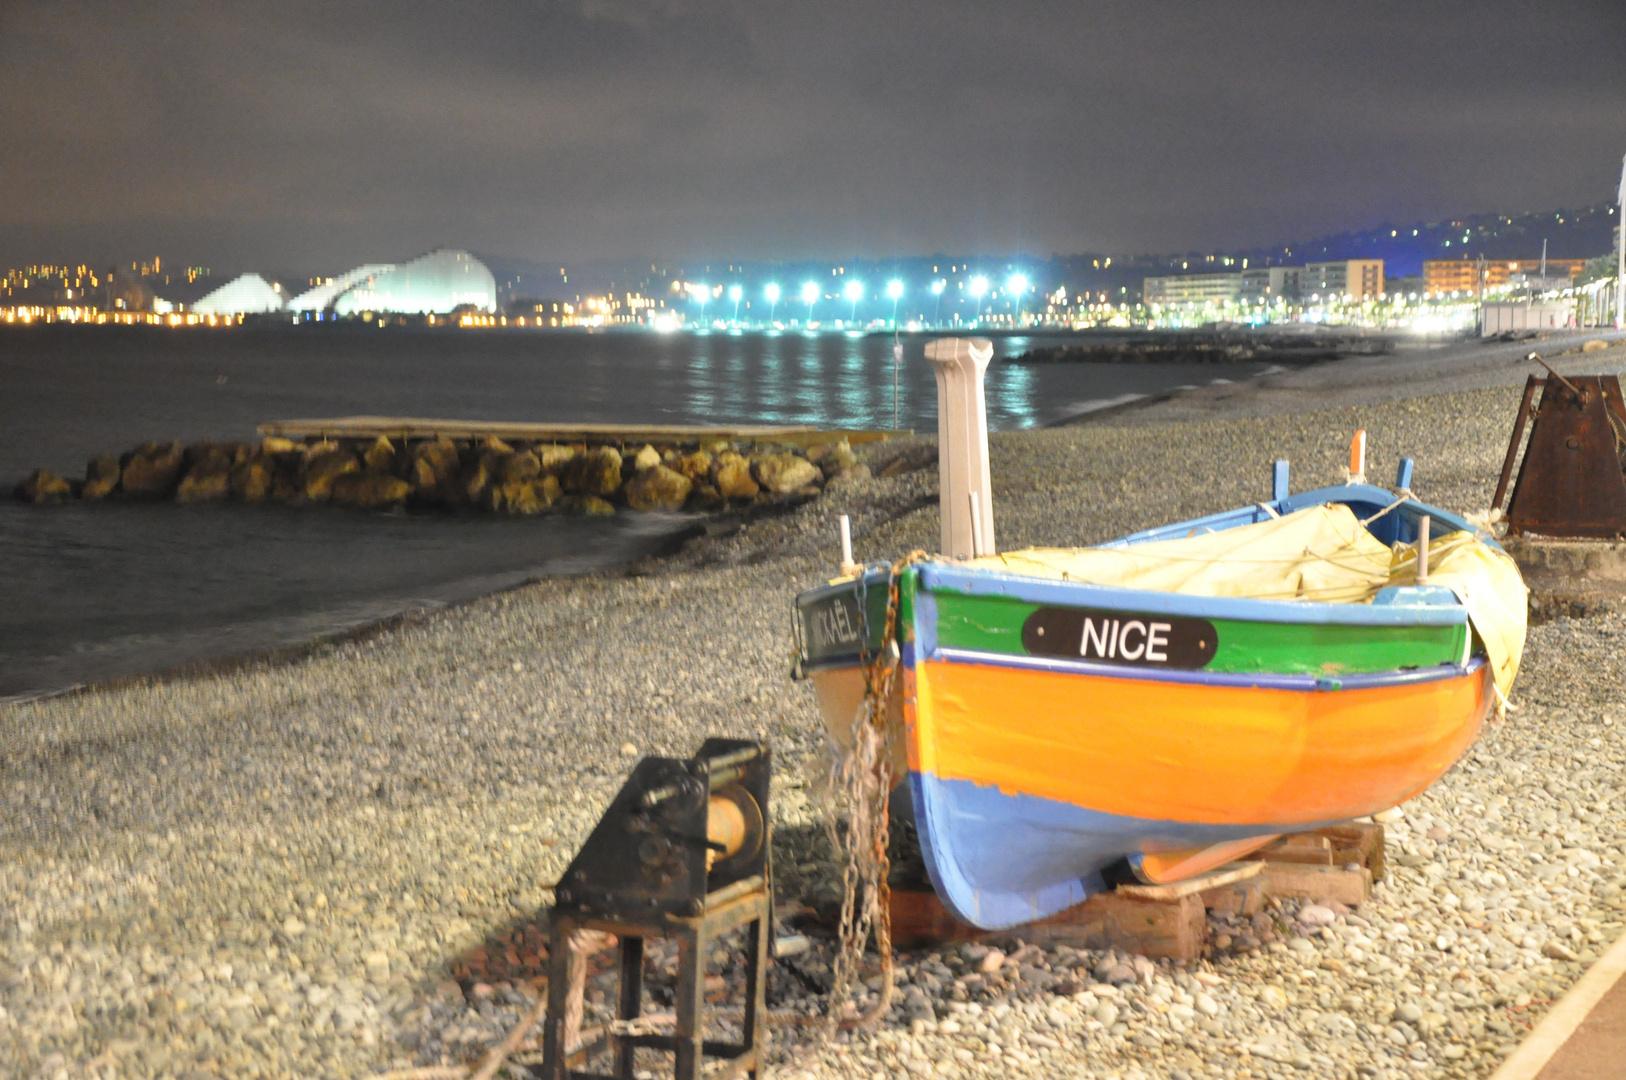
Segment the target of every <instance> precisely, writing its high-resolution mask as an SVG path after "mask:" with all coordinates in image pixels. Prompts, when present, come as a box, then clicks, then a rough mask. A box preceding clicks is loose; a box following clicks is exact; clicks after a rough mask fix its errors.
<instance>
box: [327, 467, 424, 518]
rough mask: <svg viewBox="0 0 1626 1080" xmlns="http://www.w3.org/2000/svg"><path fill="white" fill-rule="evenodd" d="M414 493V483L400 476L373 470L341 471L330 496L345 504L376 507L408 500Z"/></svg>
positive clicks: (334, 480) (334, 500) (331, 486)
mask: <svg viewBox="0 0 1626 1080" xmlns="http://www.w3.org/2000/svg"><path fill="white" fill-rule="evenodd" d="M410 494H412V485H411V484H409V483H407V482H406V481H405V480H402V479H401V478H400V477H399V476H387V475H384V474H382V473H376V472H372V471H370V470H369V471H367V472H361V471H359V470H357V471H353V472H346V473H341V474H340V475H338V476H335V477H333V479H332V482H331V485H330V491H329V497H330V498H331V499H332V501H333V502H336V503H340V504H343V505H345V506H359V507H362V508H363V509H374V508H376V507H380V506H390V505H392V504H395V503H401V502H405V501H406V497H407V496H408V495H410Z"/></svg>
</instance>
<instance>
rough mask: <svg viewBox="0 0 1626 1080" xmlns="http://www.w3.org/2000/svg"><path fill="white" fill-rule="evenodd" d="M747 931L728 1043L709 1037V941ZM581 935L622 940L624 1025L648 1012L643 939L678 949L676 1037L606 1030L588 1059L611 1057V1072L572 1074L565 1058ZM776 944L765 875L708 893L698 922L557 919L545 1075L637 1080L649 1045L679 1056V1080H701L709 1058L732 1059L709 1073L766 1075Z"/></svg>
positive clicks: (567, 1079)
mask: <svg viewBox="0 0 1626 1080" xmlns="http://www.w3.org/2000/svg"><path fill="white" fill-rule="evenodd" d="M741 926H748V927H749V929H748V930H747V931H746V966H745V1018H744V1022H743V1025H742V1031H741V1035H740V1041H739V1042H738V1043H726V1042H719V1041H715V1040H710V1039H706V1038H705V1037H704V1032H705V1023H704V1015H703V1013H704V1008H705V1000H706V990H705V983H706V955H707V953H708V952H709V950H710V944H711V942H713V941H715V940H716V939H717V938H719V937H721V936H722V935H724V934H727V933H728V932H729V931H731V930H736V929H738V928H740V927H741ZM578 930H598V931H603V932H605V933H610V934H614V935H616V936H617V937H618V938H619V939H620V941H621V987H620V995H619V998H620V1003H619V1007H618V1008H617V1009H616V1017H617V1019H619V1020H622V1021H634V1020H637V1019H638V1018H639V1017H640V1016H641V1015H642V1012H643V974H644V973H643V963H644V940H645V939H646V938H667V939H670V940H675V941H676V942H677V946H678V977H677V991H676V1001H675V1003H674V1011H675V1012H676V1014H677V1029H676V1031H675V1032H674V1033H673V1034H671V1035H652V1034H651V1035H644V1034H626V1035H618V1034H615V1033H613V1032H609V1033H607V1034H606V1035H605V1037H604V1039H603V1041H601V1042H596V1043H595V1044H594V1045H593V1046H591V1047H588V1048H586V1049H587V1051H588V1053H589V1054H590V1055H591V1054H595V1053H600V1052H603V1051H605V1050H608V1051H611V1052H613V1053H614V1054H615V1069H614V1071H613V1072H610V1073H596V1072H587V1071H582V1070H576V1069H571V1068H569V1067H568V1064H567V1061H566V1057H567V1054H568V1052H569V1051H572V1050H574V1049H575V1048H574V1047H566V1046H565V1038H566V1034H567V1033H566V1031H565V1014H566V1011H567V1008H568V997H569V994H570V976H569V967H570V955H569V946H570V938H571V936H572V935H573V934H574V933H575V932H576V931H578ZM772 941H773V905H772V902H771V900H770V898H769V895H768V888H767V882H766V879H764V878H763V877H760V876H758V877H753V878H751V879H748V880H746V881H741V882H738V883H736V884H735V885H732V886H729V887H728V888H726V889H721V890H719V891H718V892H716V893H713V894H712V895H711V896H708V897H707V898H706V910H705V912H704V913H703V914H701V915H699V916H696V917H692V918H671V919H662V920H660V921H658V922H654V921H652V922H649V923H632V922H627V921H626V920H623V919H598V918H592V917H590V916H589V917H583V916H579V915H572V914H558V915H556V916H555V917H554V923H553V930H552V941H551V946H550V952H549V954H548V956H549V960H548V964H549V971H548V1018H547V1025H546V1027H545V1028H544V1029H543V1035H542V1054H543V1060H542V1075H543V1076H544V1077H547V1078H548V1080H632V1077H633V1066H634V1058H635V1056H636V1052H637V1049H638V1048H639V1047H646V1048H648V1049H651V1050H663V1051H666V1052H668V1053H671V1054H672V1055H673V1057H674V1058H675V1062H674V1069H673V1075H674V1076H675V1077H676V1078H677V1080H699V1078H700V1076H701V1074H702V1072H703V1071H704V1063H705V1059H706V1058H708V1057H712V1058H721V1059H724V1060H726V1061H727V1062H728V1065H727V1067H725V1068H723V1069H721V1070H716V1071H713V1072H711V1073H709V1074H708V1075H709V1076H712V1077H718V1078H721V1077H730V1076H738V1075H740V1074H741V1073H744V1074H746V1075H748V1076H751V1077H758V1076H760V1075H761V1034H762V1030H763V1025H762V1021H763V1018H764V1016H765V1015H766V1009H767V997H766V994H767V979H766V974H767V967H768V950H769V948H770V947H771V943H772Z"/></svg>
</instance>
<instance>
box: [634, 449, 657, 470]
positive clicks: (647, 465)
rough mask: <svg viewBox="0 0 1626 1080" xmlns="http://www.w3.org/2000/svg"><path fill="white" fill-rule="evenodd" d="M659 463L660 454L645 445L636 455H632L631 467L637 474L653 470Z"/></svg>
mask: <svg viewBox="0 0 1626 1080" xmlns="http://www.w3.org/2000/svg"><path fill="white" fill-rule="evenodd" d="M660 463H661V452H660V451H659V450H657V449H655V448H654V447H653V446H650V445H649V444H648V443H645V444H644V448H643V449H642V450H640V451H638V453H636V454H634V455H633V458H632V467H633V468H634V469H636V470H638V471H639V472H644V471H646V470H649V469H653V468H654V467H655V466H657V465H659V464H660Z"/></svg>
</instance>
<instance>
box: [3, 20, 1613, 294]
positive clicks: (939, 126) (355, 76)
mask: <svg viewBox="0 0 1626 1080" xmlns="http://www.w3.org/2000/svg"><path fill="white" fill-rule="evenodd" d="M1623 39H1626V10H1623V9H1621V8H1619V7H1617V6H1616V5H1609V4H1555V5H1547V6H1543V7H1531V6H1529V5H1526V4H1517V5H1515V4H1504V3H1480V4H1473V5H1465V4H1458V3H1451V2H1438V3H1432V4H1428V5H1416V4H1390V3H1375V4H1374V3H1367V4H1345V5H1325V4H1302V3H1294V4H1288V3H1255V4H1211V3H1197V2H1189V3H1181V2H1175V0H1165V2H1163V3H1136V4H1127V3H1096V2H1088V3H1046V2H1038V0H1012V2H1008V3H1002V4H992V3H973V2H969V0H938V2H933V3H921V2H916V0H890V2H889V3H886V4H873V3H865V4H860V3H847V2H829V3H816V4H807V3H802V4H786V3H782V2H779V0H759V2H757V3H750V4H747V3H743V2H741V3H734V2H722V0H718V2H708V0H668V2H636V0H574V2H546V3H537V2H522V0H496V2H490V3H470V4H445V3H439V2H417V3H414V2H405V0H401V2H394V0H392V2H388V3H385V2H382V0H378V2H361V3H352V4H332V3H290V4H260V5H254V4H232V5H220V4H213V3H203V2H175V3H162V2H156V3H148V4H143V5H139V6H136V5H128V6H113V5H102V4H93V3H11V4H8V5H6V6H4V7H3V8H0V130H3V131H5V132H6V133H7V152H6V153H5V154H4V155H0V190H3V191H4V192H5V193H6V198H4V199H3V200H0V258H5V259H7V260H8V261H10V262H17V261H21V260H27V259H78V258H91V259H103V258H115V257H116V258H121V259H122V258H127V257H131V256H132V255H133V254H134V253H137V252H163V253H165V254H166V255H168V256H169V257H171V258H172V259H184V260H186V261H191V262H208V263H210V264H212V265H216V266H222V267H228V266H229V267H237V266H265V267H278V268H297V269H300V270H319V269H324V268H325V269H332V268H333V267H337V266H344V265H350V264H353V263H356V262H359V261H362V260H365V259H372V258H400V257H405V256H407V255H410V254H411V253H413V252H415V251H418V250H422V249H424V248H426V247H429V246H432V245H434V244H439V243H445V244H458V245H462V246H468V247H475V248H479V249H481V250H487V251H492V252H496V253H502V254H508V255H514V256H519V257H531V258H545V259H579V258H595V257H626V256H636V255H641V254H649V255H653V256H665V257H683V256H694V257H699V256H719V255H729V254H736V255H740V256H744V257H768V258H774V257H778V258H793V257H799V256H819V255H848V254H882V253H886V252H920V251H931V250H984V251H1011V250H1031V251H1038V252H1041V253H1042V252H1049V251H1077V250H1087V249H1094V250H1103V249H1105V250H1117V251H1137V250H1158V249H1182V248H1187V247H1192V248H1201V247H1204V246H1209V245H1222V244H1241V243H1256V242H1269V241H1272V240H1277V239H1287V238H1292V237H1301V236H1306V235H1309V234H1312V233H1315V232H1319V231H1324V230H1328V229H1335V228H1343V227H1350V226H1360V225H1365V224H1370V223H1373V222H1374V221H1376V220H1381V219H1384V218H1394V219H1399V220H1404V219H1409V218H1419V217H1420V218H1428V217H1438V216H1448V215H1452V214H1457V213H1465V212H1471V211H1475V210H1482V209H1524V208H1534V207H1542V206H1561V205H1573V204H1576V203H1581V202H1588V201H1594V200H1596V199H1598V198H1600V197H1603V196H1604V195H1605V194H1606V193H1607V192H1609V191H1611V190H1612V187H1613V182H1614V179H1615V173H1616V171H1617V162H1618V157H1619V154H1620V152H1621V150H1622V149H1623V148H1626V114H1623V113H1622V111H1621V110H1620V109H1619V102H1620V100H1621V99H1622V96H1623V91H1626V72H1623V71H1622V69H1621V68H1620V66H1619V64H1618V62H1617V61H1616V58H1615V57H1614V56H1613V55H1612V53H1613V51H1614V46H1615V44H1616V43H1618V42H1619V41H1621V40H1623Z"/></svg>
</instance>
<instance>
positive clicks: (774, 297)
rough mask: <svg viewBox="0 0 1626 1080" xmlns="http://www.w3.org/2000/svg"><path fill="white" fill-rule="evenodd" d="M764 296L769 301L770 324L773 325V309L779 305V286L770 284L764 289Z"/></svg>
mask: <svg viewBox="0 0 1626 1080" xmlns="http://www.w3.org/2000/svg"><path fill="white" fill-rule="evenodd" d="M762 296H763V298H764V299H766V300H767V301H768V325H769V326H772V325H773V309H774V308H776V307H778V306H779V286H778V285H775V284H770V285H769V286H768V287H767V288H766V289H763V290H762Z"/></svg>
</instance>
